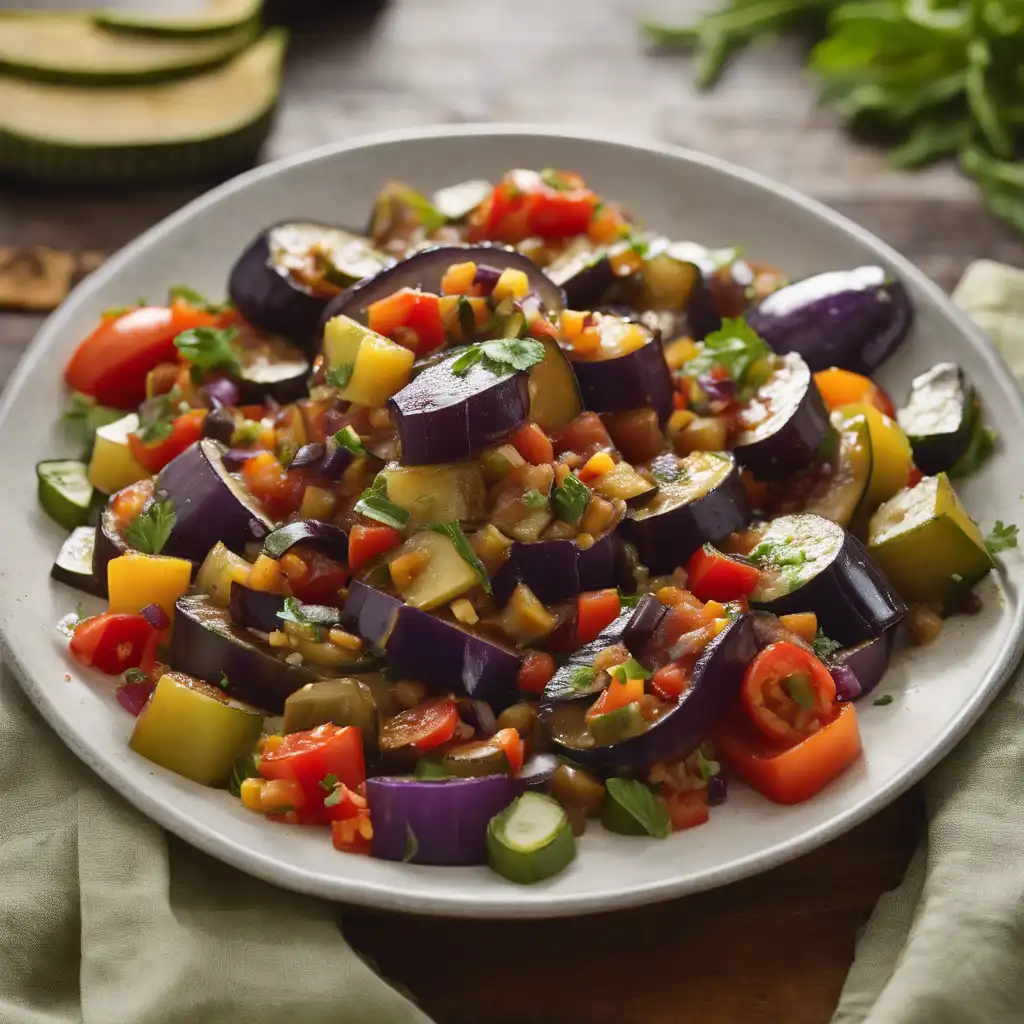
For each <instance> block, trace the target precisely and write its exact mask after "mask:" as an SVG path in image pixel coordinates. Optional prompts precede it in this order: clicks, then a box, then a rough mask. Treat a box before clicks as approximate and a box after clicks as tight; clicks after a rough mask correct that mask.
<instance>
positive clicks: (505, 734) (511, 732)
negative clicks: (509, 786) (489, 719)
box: [491, 729, 526, 775]
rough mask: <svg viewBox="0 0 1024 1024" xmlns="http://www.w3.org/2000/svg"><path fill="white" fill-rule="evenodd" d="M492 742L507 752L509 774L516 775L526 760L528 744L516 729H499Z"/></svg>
mask: <svg viewBox="0 0 1024 1024" xmlns="http://www.w3.org/2000/svg"><path fill="white" fill-rule="evenodd" d="M491 742H492V743H493V744H494V745H495V746H496V747H498V749H499V750H504V751H505V756H506V757H507V758H508V766H509V772H510V773H511V774H512V775H515V774H516V772H518V771H519V769H520V768H522V767H523V762H524V761H525V760H526V742H525V741H524V740H523V738H522V736H520V735H519V733H518V732H517V731H516V730H515V729H499V730H498V731H497V732H496V733H495V734H494V735H493V736H492V737H491Z"/></svg>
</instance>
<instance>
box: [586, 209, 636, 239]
mask: <svg viewBox="0 0 1024 1024" xmlns="http://www.w3.org/2000/svg"><path fill="white" fill-rule="evenodd" d="M628 233H629V222H628V221H627V220H626V218H625V217H624V216H623V215H622V210H621V209H619V207H618V206H617V205H616V204H615V203H603V204H601V205H600V206H598V207H597V208H596V209H595V210H594V216H593V217H592V218H591V221H590V224H589V226H588V227H587V236H588V237H589V238H590V240H591V241H592V242H596V243H597V244H598V245H608V244H610V243H611V242H615V241H618V239H620V238H623V237H624V236H625V235H627V234H628Z"/></svg>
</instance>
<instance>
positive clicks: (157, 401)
mask: <svg viewBox="0 0 1024 1024" xmlns="http://www.w3.org/2000/svg"><path fill="white" fill-rule="evenodd" d="M187 409H188V404H187V403H183V402H182V400H181V394H180V392H179V391H178V390H177V388H175V389H174V390H172V391H170V392H169V393H168V394H166V395H159V396H158V397H156V398H150V399H149V400H148V401H146V402H143V404H142V406H141V407H140V409H139V430H138V434H139V438H140V439H141V440H142V441H143V442H144V443H145V444H156V443H157V442H158V441H164V440H166V439H167V438H168V437H170V436H171V434H173V433H174V421H175V419H177V417H178V416H180V415H181V413H182V412H183V411H185V410H187Z"/></svg>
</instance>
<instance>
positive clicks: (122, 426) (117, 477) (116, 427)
mask: <svg viewBox="0 0 1024 1024" xmlns="http://www.w3.org/2000/svg"><path fill="white" fill-rule="evenodd" d="M138 429H139V417H138V416H137V415H136V414H135V413H131V414H129V415H128V416H124V417H123V418H121V419H119V420H116V421H115V422H113V423H108V424H107V425H106V426H105V427H100V428H99V430H97V431H96V443H95V444H94V446H93V449H92V458H91V459H90V461H89V483H91V484H92V485H93V487H95V488H96V489H97V490H100V491H103V493H104V494H113V493H114V492H115V491H120V490H122V489H123V488H125V487H127V486H128V485H129V484H133V483H135V482H136V481H137V480H145V479H146V477H148V476H149V475H150V474H149V470H148V469H146V467H145V466H142V465H140V464H139V463H138V462H136V461H135V456H134V455H132V450H131V448H129V447H128V435H129V434H131V433H134V432H135V431H136V430H138Z"/></svg>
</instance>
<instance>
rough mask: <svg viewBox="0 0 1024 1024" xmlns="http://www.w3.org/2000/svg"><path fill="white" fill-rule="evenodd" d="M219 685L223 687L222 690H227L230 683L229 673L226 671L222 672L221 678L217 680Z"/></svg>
mask: <svg viewBox="0 0 1024 1024" xmlns="http://www.w3.org/2000/svg"><path fill="white" fill-rule="evenodd" d="M217 685H218V686H219V687H220V688H221V689H222V690H226V689H227V688H228V685H229V684H228V675H227V673H226V672H221V674H220V679H218V680H217Z"/></svg>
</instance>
